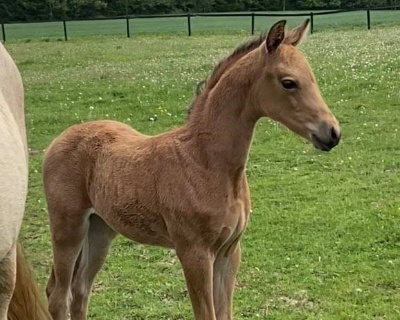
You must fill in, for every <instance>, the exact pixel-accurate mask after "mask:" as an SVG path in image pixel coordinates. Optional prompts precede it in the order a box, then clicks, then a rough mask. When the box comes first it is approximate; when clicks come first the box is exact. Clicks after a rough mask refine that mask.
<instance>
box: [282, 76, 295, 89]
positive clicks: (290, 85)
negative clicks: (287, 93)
mask: <svg viewBox="0 0 400 320" xmlns="http://www.w3.org/2000/svg"><path fill="white" fill-rule="evenodd" d="M281 84H282V87H284V88H285V89H287V90H292V89H296V88H297V83H296V82H295V81H293V80H290V79H283V80H282V81H281Z"/></svg>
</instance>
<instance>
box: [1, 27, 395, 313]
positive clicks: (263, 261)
mask: <svg viewBox="0 0 400 320" xmlns="http://www.w3.org/2000/svg"><path fill="white" fill-rule="evenodd" d="M291 25H292V26H293V25H294V24H291ZM25 26H26V25H25ZM399 37H400V29H399V27H398V26H397V27H387V28H382V29H374V30H371V31H366V30H357V31H354V30H349V31H341V32H335V31H326V32H321V33H316V34H314V35H312V36H310V37H309V39H308V41H307V42H306V43H305V44H304V45H303V46H302V48H303V50H304V51H305V53H306V55H307V57H308V58H309V61H310V64H311V66H312V67H313V69H314V72H315V73H316V76H317V79H318V81H319V84H320V87H321V90H322V93H323V95H324V97H325V100H326V101H327V103H328V105H329V106H330V108H331V110H332V111H333V112H334V113H335V115H336V116H337V118H338V120H339V121H340V123H341V127H342V130H343V131H342V134H343V138H342V142H341V144H340V145H339V146H338V147H337V148H335V149H334V150H333V151H332V152H331V153H328V154H326V153H322V152H320V151H316V150H314V148H313V147H312V146H311V145H310V144H309V143H306V142H304V141H303V140H301V139H300V138H298V137H296V136H295V135H294V134H293V133H291V132H289V131H288V130H287V129H286V128H284V127H283V126H281V125H278V124H276V123H274V122H272V121H269V120H266V119H265V120H262V121H260V122H259V124H258V126H257V129H256V132H255V136H254V142H253V147H252V150H251V155H250V161H249V163H248V167H247V168H248V170H247V173H248V177H249V183H250V188H251V192H252V202H253V213H252V217H251V220H250V224H249V227H248V229H247V231H246V232H245V235H244V238H243V241H242V248H243V258H242V265H241V269H240V272H239V276H238V283H237V289H236V292H235V297H234V311H235V316H236V319H285V320H286V319H324V320H325V319H332V320H334V319H335V320H337V319H357V320H361V319H368V320H370V319H393V320H394V319H399V317H400V304H399V301H400V291H399V289H400V258H399V250H400V195H399V190H400V176H399V174H400V171H399V170H400V144H399V142H398V141H399V137H400V132H399V120H398V119H399V118H400V111H399V110H400V109H399V108H400V90H399V88H400V78H399V70H400V60H399V56H400V45H399V42H398V39H399ZM246 38H247V34H246V33H236V34H224V35H216V34H208V35H196V34H194V36H193V37H190V38H189V37H182V36H179V35H178V36H174V35H162V34H159V35H152V36H143V35H137V36H135V37H134V38H132V39H126V38H123V37H117V36H104V37H91V38H77V39H72V40H71V41H69V42H67V43H64V42H52V43H46V42H41V41H32V42H29V43H26V42H23V41H17V42H10V43H7V48H8V50H9V51H10V52H11V54H12V56H13V57H14V58H15V60H16V62H17V64H18V66H19V68H20V70H21V74H22V76H23V79H24V83H25V88H26V123H27V128H28V140H29V147H30V187H29V195H28V203H27V213H26V216H25V223H24V225H23V229H22V233H21V240H22V243H23V244H24V246H25V251H26V254H27V256H28V257H29V258H30V261H31V263H32V265H33V267H34V269H35V271H36V274H37V276H38V279H39V281H40V284H41V287H42V288H43V292H44V286H45V283H46V281H47V277H48V275H49V272H50V263H51V247H50V238H49V235H50V233H49V228H48V222H47V210H46V205H45V201H44V194H43V190H42V182H41V164H42V159H43V151H44V150H45V149H46V147H47V146H48V145H49V143H50V142H51V140H52V139H53V138H54V137H56V136H57V135H58V134H60V133H61V131H62V130H64V129H65V128H67V127H68V126H70V125H72V124H75V123H79V122H83V121H88V120H95V119H116V120H120V121H122V122H125V123H127V124H130V125H132V126H133V127H135V128H136V129H138V130H139V131H142V132H144V133H147V134H157V133H160V132H163V131H165V130H168V129H169V128H172V127H175V126H178V125H181V124H182V123H183V122H184V121H185V117H186V109H187V106H188V105H189V104H190V102H191V99H192V97H193V94H194V88H195V85H196V84H197V82H198V81H200V80H202V79H203V78H204V77H205V76H206V75H207V74H208V73H209V72H210V71H211V69H212V67H213V65H214V63H215V62H216V61H217V60H218V58H220V57H222V56H224V55H225V54H227V53H228V52H230V51H231V50H233V49H234V48H235V47H236V45H237V44H239V43H240V42H242V41H243V40H244V39H246ZM89 313H90V319H98V320H122V319H143V320H144V319H154V320H159V319H171V320H172V319H174V320H177V319H190V318H192V316H191V308H190V304H189V298H188V294H187V292H186V289H185V286H184V280H183V275H182V271H181V268H180V265H179V263H178V261H177V258H176V257H175V255H174V253H173V252H171V251H169V250H165V249H159V248H155V247H149V246H142V245H138V244H134V243H131V242H130V241H128V240H126V239H124V238H122V237H121V236H120V237H118V238H117V239H116V241H115V242H114V244H113V246H112V249H111V252H110V255H109V256H108V259H107V262H106V264H105V266H104V268H103V269H102V271H100V273H99V276H98V278H97V280H96V284H95V287H94V294H93V296H92V299H91V305H90V312H89Z"/></svg>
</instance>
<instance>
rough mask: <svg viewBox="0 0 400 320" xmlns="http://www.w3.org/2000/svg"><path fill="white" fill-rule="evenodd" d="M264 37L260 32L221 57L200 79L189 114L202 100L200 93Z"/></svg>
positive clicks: (211, 85)
mask: <svg viewBox="0 0 400 320" xmlns="http://www.w3.org/2000/svg"><path fill="white" fill-rule="evenodd" d="M265 38H266V34H265V33H262V34H261V35H260V36H259V37H255V38H253V39H250V40H249V41H246V42H244V43H242V44H241V45H239V46H238V47H237V48H236V49H235V50H234V51H233V52H232V53H231V54H230V55H229V56H227V57H225V58H223V59H222V60H221V61H219V62H218V63H217V65H216V66H215V67H214V69H213V71H212V73H211V75H210V76H209V77H208V78H206V79H205V80H203V81H200V82H199V84H198V85H197V88H196V97H195V99H194V101H193V102H192V104H191V105H190V107H189V109H188V113H189V114H190V113H191V112H192V111H193V108H194V107H195V106H196V105H197V104H199V103H198V101H199V100H200V101H204V99H199V97H200V96H202V94H203V93H204V94H206V93H208V92H209V91H210V90H211V89H212V88H214V87H215V85H216V84H217V83H218V81H219V80H220V79H221V77H222V75H223V74H224V73H225V71H226V70H228V69H229V68H230V67H231V66H232V65H233V64H234V63H235V62H236V61H238V60H239V59H240V58H242V57H243V56H245V55H246V54H248V53H249V52H250V51H253V50H254V49H256V48H258V47H259V46H260V45H261V44H262V43H263V42H264V41H265Z"/></svg>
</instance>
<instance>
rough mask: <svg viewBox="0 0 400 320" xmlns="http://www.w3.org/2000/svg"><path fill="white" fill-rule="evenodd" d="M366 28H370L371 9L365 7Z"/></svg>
mask: <svg viewBox="0 0 400 320" xmlns="http://www.w3.org/2000/svg"><path fill="white" fill-rule="evenodd" d="M367 28H368V30H371V10H370V9H369V6H368V7H367Z"/></svg>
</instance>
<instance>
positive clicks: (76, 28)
mask: <svg viewBox="0 0 400 320" xmlns="http://www.w3.org/2000/svg"><path fill="white" fill-rule="evenodd" d="M273 13H289V14H291V13H299V12H298V11H296V12H291V11H286V12H273ZM304 13H305V14H309V13H310V11H304ZM305 18H306V17H287V19H288V21H290V23H291V24H292V25H298V24H300V23H301V22H302V21H303V20H304V19H305ZM279 19H280V18H279V17H256V18H255V25H254V27H255V30H256V31H257V32H260V31H263V30H264V28H265V26H266V25H271V24H273V23H274V22H276V21H278V20H279ZM399 20H400V10H395V11H394V10H386V11H371V24H372V28H376V27H379V26H381V25H384V26H392V25H396V21H399ZM191 25H192V32H193V34H210V33H214V34H215V33H217V34H221V32H225V33H238V32H250V30H251V17H192V18H191ZM366 27H367V20H366V11H353V12H344V13H340V14H332V15H321V16H315V17H314V28H315V31H316V32H319V31H326V30H332V29H335V30H338V29H339V30H348V29H360V30H361V29H366ZM129 30H130V34H131V36H132V37H134V36H136V35H143V34H154V33H159V34H175V35H186V34H187V18H186V17H179V18H156V19H148V18H146V19H130V22H129ZM5 31H6V37H7V39H8V40H16V39H24V40H25V41H30V40H32V39H37V38H40V39H42V40H44V41H51V40H63V39H64V31H63V24H62V22H45V23H29V24H26V23H23V24H6V25H5ZM67 31H68V37H69V39H73V38H76V37H82V36H93V35H122V36H125V35H126V21H125V19H120V20H100V21H68V22H67Z"/></svg>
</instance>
